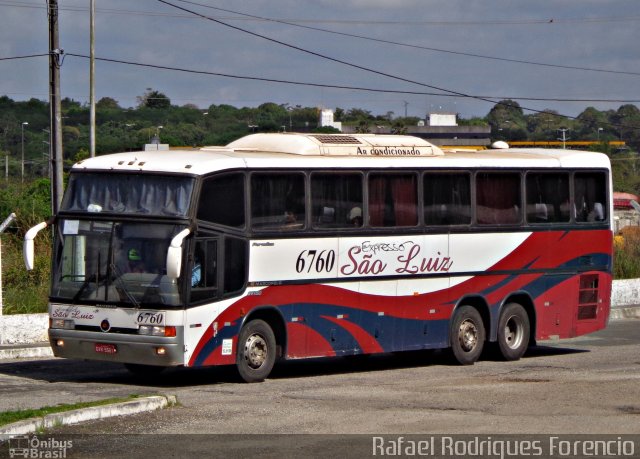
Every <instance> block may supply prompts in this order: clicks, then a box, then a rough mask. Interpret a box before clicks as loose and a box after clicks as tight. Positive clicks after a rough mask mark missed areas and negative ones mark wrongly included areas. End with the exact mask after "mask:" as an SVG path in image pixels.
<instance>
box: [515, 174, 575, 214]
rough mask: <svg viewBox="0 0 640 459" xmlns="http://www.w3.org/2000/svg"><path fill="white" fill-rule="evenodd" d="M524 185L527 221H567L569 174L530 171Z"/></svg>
mask: <svg viewBox="0 0 640 459" xmlns="http://www.w3.org/2000/svg"><path fill="white" fill-rule="evenodd" d="M526 185H527V222H529V223H568V222H569V220H570V216H571V214H570V212H569V207H570V206H569V174H567V173H563V172H558V173H543V172H540V173H538V172H535V173H533V172H532V173H529V174H527V180H526Z"/></svg>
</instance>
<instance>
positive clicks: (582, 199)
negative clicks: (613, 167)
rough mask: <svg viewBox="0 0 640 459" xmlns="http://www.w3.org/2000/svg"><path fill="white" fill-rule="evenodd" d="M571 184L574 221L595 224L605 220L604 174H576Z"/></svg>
mask: <svg viewBox="0 0 640 459" xmlns="http://www.w3.org/2000/svg"><path fill="white" fill-rule="evenodd" d="M573 183H574V190H575V192H574V197H573V204H574V212H575V218H576V221H577V222H586V223H597V222H602V221H605V220H607V207H606V202H607V197H606V183H607V182H606V176H605V174H604V173H603V172H576V173H575V175H574V182H573Z"/></svg>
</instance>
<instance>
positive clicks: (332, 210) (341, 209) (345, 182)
mask: <svg viewBox="0 0 640 459" xmlns="http://www.w3.org/2000/svg"><path fill="white" fill-rule="evenodd" d="M311 208H312V211H313V214H312V216H311V217H312V221H313V226H315V227H318V228H353V227H360V226H362V175H361V174H357V173H350V174H342V173H314V174H312V175H311ZM354 209H360V215H359V217H360V219H359V220H358V216H357V215H356V213H357V211H355V210H354Z"/></svg>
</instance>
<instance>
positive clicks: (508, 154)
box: [73, 133, 610, 175]
mask: <svg viewBox="0 0 640 459" xmlns="http://www.w3.org/2000/svg"><path fill="white" fill-rule="evenodd" d="M425 167H433V168H452V169H464V168H479V167H486V168H551V167H561V168H562V167H568V168H604V169H609V168H610V163H609V158H608V157H607V156H606V155H604V154H602V153H593V152H586V151H577V150H557V149H553V150H551V149H544V148H531V149H522V148H509V149H500V150H481V151H469V150H441V149H440V148H438V147H437V146H435V145H432V144H430V143H428V142H427V141H425V140H423V139H420V138H417V137H411V136H394V135H373V134H357V135H345V134H295V133H286V134H285V133H281V134H253V135H249V136H246V137H243V138H241V139H238V140H236V141H235V142H232V143H230V144H229V145H227V146H225V147H204V148H202V149H200V150H196V149H193V150H186V149H185V150H169V151H137V152H128V153H115V154H109V155H103V156H97V157H95V158H88V159H85V160H83V161H80V162H78V163H77V164H75V165H74V166H73V170H74V171H76V170H87V171H89V170H91V171H100V170H111V171H131V172H142V171H148V172H165V173H166V172H173V173H184V174H193V175H202V174H208V173H211V172H216V171H221V170H228V169H244V168H335V169H341V168H362V169H365V168H416V169H419V168H425Z"/></svg>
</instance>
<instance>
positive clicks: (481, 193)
mask: <svg viewBox="0 0 640 459" xmlns="http://www.w3.org/2000/svg"><path fill="white" fill-rule="evenodd" d="M520 195H521V192H520V174H519V173H517V172H479V173H478V175H477V176H476V218H477V219H478V224H481V225H513V224H517V223H520V221H521V219H522V213H521V209H520V207H521V204H520V202H521V201H520Z"/></svg>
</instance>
